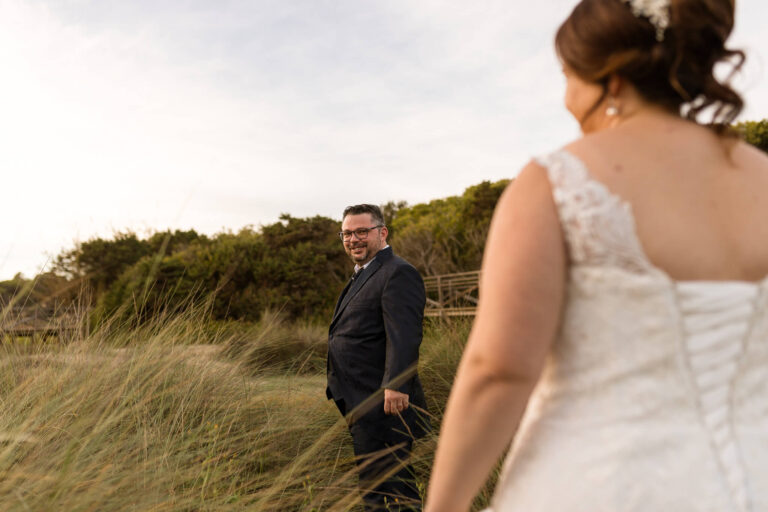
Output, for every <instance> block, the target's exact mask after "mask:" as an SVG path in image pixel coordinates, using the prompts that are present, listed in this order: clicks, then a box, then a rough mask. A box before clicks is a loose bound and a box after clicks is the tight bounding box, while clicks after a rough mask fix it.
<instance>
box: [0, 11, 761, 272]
mask: <svg viewBox="0 0 768 512" xmlns="http://www.w3.org/2000/svg"><path fill="white" fill-rule="evenodd" d="M576 3H577V1H576V0H546V4H544V3H543V2H530V0H477V1H474V2H467V1H466V0H333V1H331V0H219V1H216V2H211V1H203V0H183V1H182V0H131V1H127V0H56V1H53V0H49V1H39V0H26V1H21V0H0V69H1V72H2V80H0V176H1V177H2V178H1V179H0V184H2V187H1V188H0V198H1V199H2V210H0V211H1V212H2V215H0V280H2V279H9V278H11V277H12V276H13V275H14V274H16V273H17V272H22V273H23V274H24V275H26V276H28V277H29V276H32V275H34V274H36V273H38V272H40V271H41V270H45V269H46V268H48V266H49V265H50V261H51V260H52V259H53V258H55V256H56V255H57V254H59V253H61V252H62V250H66V249H70V248H72V247H74V246H75V244H76V243H77V242H78V241H85V240H88V239H90V238H93V237H95V236H102V237H111V236H112V235H113V234H114V233H115V232H118V231H126V230H132V231H134V232H136V233H138V234H140V235H146V234H149V233H151V232H152V231H157V230H164V229H168V228H171V229H190V228H192V229H195V230H197V231H198V232H203V233H208V234H213V233H216V232H220V231H224V230H230V231H237V230H239V229H241V228H243V227H245V226H254V227H258V226H259V225H263V224H269V223H272V222H275V221H276V220H277V219H278V217H279V216H280V214H281V213H289V214H291V215H293V216H296V217H307V216H314V215H325V216H328V217H331V218H339V217H340V215H341V211H342V210H343V208H344V207H345V206H347V205H349V204H355V203H362V202H368V203H377V204H382V203H385V202H387V201H391V200H392V201H401V200H404V201H407V202H408V203H409V204H414V203H419V202H425V201H429V200H431V199H436V198H441V197H446V196H450V195H457V194H461V193H462V192H463V191H464V189H465V188H466V187H468V186H471V185H474V184H477V183H479V182H481V181H483V180H490V181H496V180H499V179H503V178H511V177H514V175H515V174H516V173H517V171H518V170H519V169H520V168H521V167H522V166H523V165H524V164H525V163H526V162H527V161H528V160H529V159H530V158H531V157H532V156H534V155H537V154H541V153H544V152H547V151H550V150H553V149H556V148H558V147H560V146H562V145H563V144H565V143H567V142H568V141H570V140H572V139H574V138H576V137H578V135H579V132H578V125H577V124H576V122H575V121H574V120H573V119H572V118H571V117H570V116H569V115H568V114H567V112H566V110H565V109H564V107H563V106H562V96H563V92H564V83H565V82H564V79H563V78H562V75H561V73H560V67H559V64H558V62H557V60H556V57H555V55H554V52H553V49H552V40H553V37H554V33H555V30H556V29H557V27H558V26H559V24H560V23H561V22H562V21H563V20H564V19H565V18H566V17H567V15H568V14H569V13H570V11H571V9H572V8H573V7H574V6H575V5H576ZM544 5H545V7H544ZM766 19H768V3H766V2H765V1H764V0H739V2H737V23H736V30H735V32H734V35H733V37H732V39H731V45H732V46H736V47H740V48H742V49H744V50H746V52H747V55H748V61H747V65H746V66H745V69H744V71H743V73H742V74H741V75H740V76H739V77H738V79H737V81H736V82H735V84H736V86H737V87H738V88H739V90H740V91H742V92H743V94H744V96H745V98H746V101H747V108H746V109H745V111H744V113H743V114H742V116H741V119H743V120H748V119H754V120H757V119H763V118H767V117H768V70H767V69H766V66H768V31H765V30H764V29H763V24H764V21H765V20H766Z"/></svg>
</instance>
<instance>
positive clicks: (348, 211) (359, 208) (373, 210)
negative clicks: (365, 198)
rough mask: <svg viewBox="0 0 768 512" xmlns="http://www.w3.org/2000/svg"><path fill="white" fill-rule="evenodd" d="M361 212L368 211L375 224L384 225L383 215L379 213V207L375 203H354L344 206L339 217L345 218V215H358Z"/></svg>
mask: <svg viewBox="0 0 768 512" xmlns="http://www.w3.org/2000/svg"><path fill="white" fill-rule="evenodd" d="M361 213H370V214H371V220H373V222H375V223H376V224H380V225H382V226H383V225H384V215H382V214H381V208H379V207H378V206H376V205H375V204H355V205H352V206H347V207H346V208H344V215H342V216H341V219H342V220H344V219H346V218H347V215H360V214H361Z"/></svg>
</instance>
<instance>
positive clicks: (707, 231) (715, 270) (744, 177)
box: [568, 116, 768, 281]
mask: <svg viewBox="0 0 768 512" xmlns="http://www.w3.org/2000/svg"><path fill="white" fill-rule="evenodd" d="M568 149H569V150H570V151H571V152H572V153H573V154H575V155H576V156H577V157H579V158H580V159H581V160H582V161H583V162H584V163H585V165H586V167H587V168H588V170H589V172H590V174H591V175H592V177H593V178H594V179H596V180H598V181H600V182H602V183H603V184H604V185H606V186H607V187H608V188H609V189H610V190H611V191H612V192H613V193H614V194H616V195H618V196H619V197H621V198H622V199H624V200H625V201H626V202H627V203H628V204H629V205H630V206H631V208H632V211H633V215H634V219H635V223H636V229H637V234H638V237H639V239H640V241H641V243H642V246H643V249H644V251H645V253H646V255H647V256H648V258H649V259H650V261H651V262H652V263H653V264H654V265H656V266H657V267H659V268H660V269H662V270H664V271H665V272H666V273H667V274H669V275H670V276H671V277H672V278H673V279H676V280H685V281H689V280H691V281H692V280H737V281H758V280H761V279H763V278H765V277H766V276H768V156H766V155H765V154H763V153H762V152H760V151H759V150H757V149H756V148H754V147H752V146H749V145H747V144H746V143H743V142H741V141H738V140H736V139H735V138H729V137H727V136H719V135H716V134H715V133H713V132H712V131H711V130H709V129H708V128H705V127H702V126H699V125H696V124H694V123H692V122H690V121H685V120H682V119H675V118H672V117H664V116H662V117H650V118H645V119H638V120H637V121H635V122H633V121H632V120H631V119H630V120H628V121H627V122H626V123H624V124H623V125H621V126H618V127H617V128H615V129H613V130H606V131H601V132H598V133H595V134H593V135H589V136H587V137H585V138H583V139H581V140H580V141H577V142H575V143H573V144H571V145H570V146H569V147H568Z"/></svg>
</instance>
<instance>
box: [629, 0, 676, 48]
mask: <svg viewBox="0 0 768 512" xmlns="http://www.w3.org/2000/svg"><path fill="white" fill-rule="evenodd" d="M621 1H622V2H624V3H625V4H629V5H630V6H631V7H632V14H634V15H635V16H637V17H638V18H640V17H643V18H648V21H650V22H651V24H652V25H653V26H654V27H656V40H657V41H659V42H661V41H663V40H664V31H665V30H666V29H667V27H668V26H669V8H670V4H671V3H672V2H671V0H621Z"/></svg>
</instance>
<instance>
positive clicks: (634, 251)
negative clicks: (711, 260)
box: [536, 151, 655, 274]
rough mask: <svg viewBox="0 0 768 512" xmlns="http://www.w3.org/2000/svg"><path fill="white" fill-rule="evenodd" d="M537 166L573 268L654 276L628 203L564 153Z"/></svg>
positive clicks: (552, 156) (540, 158) (556, 154)
mask: <svg viewBox="0 0 768 512" xmlns="http://www.w3.org/2000/svg"><path fill="white" fill-rule="evenodd" d="M536 161H537V162H538V163H539V164H540V165H541V166H542V167H544V168H546V169H547V174H548V176H549V181H550V183H551V186H552V195H553V197H554V199H555V204H557V208H558V213H559V215H560V222H561V224H562V226H563V230H564V232H565V238H566V242H567V245H568V251H569V256H570V259H571V262H572V263H574V264H578V265H590V266H592V265H594V266H612V267H619V268H621V269H624V270H627V271H629V272H633V273H639V274H646V273H652V272H653V271H654V270H655V269H654V267H653V265H651V264H650V263H649V262H648V259H647V258H646V256H645V253H644V252H643V249H642V246H641V244H640V241H639V240H638V238H637V236H636V235H635V233H636V228H635V221H634V217H633V215H632V209H631V207H630V205H629V203H627V202H626V201H624V200H622V199H621V198H620V197H618V196H617V195H615V194H613V193H612V192H611V191H610V190H608V188H607V187H606V186H605V185H603V184H602V183H601V182H599V181H597V180H595V179H592V177H591V176H590V175H589V172H588V171H587V168H586V166H585V165H584V164H583V163H582V162H581V160H579V159H578V158H576V157H575V156H573V155H572V154H570V153H568V152H567V151H557V152H554V153H551V154H549V155H546V156H544V157H539V158H537V159H536Z"/></svg>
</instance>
